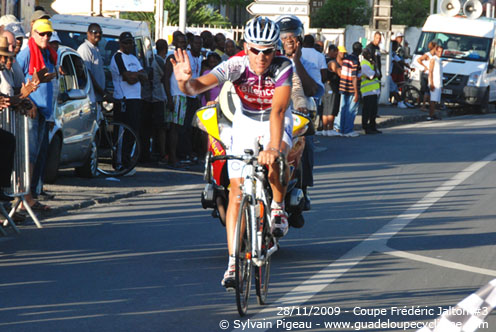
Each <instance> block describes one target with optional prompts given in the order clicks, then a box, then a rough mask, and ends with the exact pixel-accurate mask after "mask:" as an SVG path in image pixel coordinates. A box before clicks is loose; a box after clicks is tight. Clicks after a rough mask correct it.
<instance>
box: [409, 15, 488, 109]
mask: <svg viewBox="0 0 496 332" xmlns="http://www.w3.org/2000/svg"><path fill="white" fill-rule="evenodd" d="M495 34H496V21H495V20H494V19H492V18H486V17H480V18H477V19H469V18H467V17H463V16H447V15H441V14H436V15H431V16H429V17H428V18H427V21H426V22H425V24H424V26H423V28H422V34H421V36H420V39H419V42H418V45H417V48H416V49H415V54H414V57H413V63H414V64H416V63H417V59H418V57H420V56H422V54H424V53H425V52H427V51H428V47H427V45H428V44H429V42H430V41H435V42H437V43H438V44H440V45H442V46H443V48H444V52H443V57H442V63H443V73H444V75H443V84H444V86H443V90H442V96H443V100H445V101H447V102H454V103H458V104H464V105H474V106H476V107H478V108H479V109H480V111H481V112H483V113H485V112H487V111H488V103H489V102H493V101H496V70H495V68H494V58H495V44H496V39H495ZM415 79H416V80H419V72H418V71H416V77H415Z"/></svg>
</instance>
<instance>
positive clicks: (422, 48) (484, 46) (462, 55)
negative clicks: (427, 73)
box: [415, 32, 491, 62]
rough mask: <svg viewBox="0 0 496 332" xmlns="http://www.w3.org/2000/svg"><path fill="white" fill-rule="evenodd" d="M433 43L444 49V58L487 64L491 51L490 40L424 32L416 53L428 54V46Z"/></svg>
mask: <svg viewBox="0 0 496 332" xmlns="http://www.w3.org/2000/svg"><path fill="white" fill-rule="evenodd" d="M431 41H435V42H436V43H438V44H440V45H441V46H442V47H443V48H444V51H443V58H451V59H460V60H470V61H484V62H485V61H487V59H488V57H489V51H490V49H491V39H490V38H484V37H474V36H464V35H455V34H451V33H444V32H422V35H421V36H420V39H419V42H418V46H417V49H416V50H415V53H416V54H424V53H426V52H428V51H429V48H428V44H429V42H431Z"/></svg>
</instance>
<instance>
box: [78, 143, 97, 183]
mask: <svg viewBox="0 0 496 332" xmlns="http://www.w3.org/2000/svg"><path fill="white" fill-rule="evenodd" d="M97 169H98V145H97V142H96V139H94V140H93V141H92V142H91V150H90V153H89V154H88V157H87V158H86V160H85V162H84V164H83V166H81V167H76V175H78V176H81V177H84V178H93V177H95V176H96V175H97V173H98V171H97Z"/></svg>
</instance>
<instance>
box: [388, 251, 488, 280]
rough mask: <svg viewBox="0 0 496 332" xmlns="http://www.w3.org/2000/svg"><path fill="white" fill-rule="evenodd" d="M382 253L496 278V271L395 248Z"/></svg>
mask: <svg viewBox="0 0 496 332" xmlns="http://www.w3.org/2000/svg"><path fill="white" fill-rule="evenodd" d="M381 252H382V253H383V254H387V255H391V256H395V257H400V258H405V259H409V260H413V261H417V262H422V263H427V264H432V265H437V266H442V267H446V268H449V269H455V270H461V271H467V272H473V273H479V274H484V275H488V276H492V277H496V270H489V269H483V268H479V267H475V266H470V265H465V264H460V263H454V262H450V261H447V260H442V259H438V258H432V257H428V256H422V255H417V254H413V253H411V252H406V251H400V250H396V249H393V248H390V247H387V246H385V247H384V248H382V249H381Z"/></svg>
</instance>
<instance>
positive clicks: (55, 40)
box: [48, 31, 62, 52]
mask: <svg viewBox="0 0 496 332" xmlns="http://www.w3.org/2000/svg"><path fill="white" fill-rule="evenodd" d="M48 43H49V44H50V46H51V47H52V48H53V49H54V50H55V52H57V51H58V50H59V46H60V44H61V43H62V42H61V41H60V38H59V35H58V34H57V31H54V32H52V37H50V40H49V41H48Z"/></svg>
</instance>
